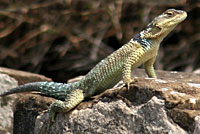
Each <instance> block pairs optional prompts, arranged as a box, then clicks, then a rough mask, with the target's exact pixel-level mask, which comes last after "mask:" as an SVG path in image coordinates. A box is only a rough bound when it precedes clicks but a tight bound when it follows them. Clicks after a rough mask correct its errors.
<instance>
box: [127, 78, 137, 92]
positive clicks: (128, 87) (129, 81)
mask: <svg viewBox="0 0 200 134" xmlns="http://www.w3.org/2000/svg"><path fill="white" fill-rule="evenodd" d="M133 82H135V80H134V79H133V80H128V81H126V82H125V86H126V87H127V89H128V90H129V89H130V83H133Z"/></svg>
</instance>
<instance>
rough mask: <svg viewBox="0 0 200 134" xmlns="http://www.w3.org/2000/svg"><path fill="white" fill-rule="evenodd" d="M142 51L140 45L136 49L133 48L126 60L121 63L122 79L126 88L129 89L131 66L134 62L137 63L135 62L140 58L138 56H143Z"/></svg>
mask: <svg viewBox="0 0 200 134" xmlns="http://www.w3.org/2000/svg"><path fill="white" fill-rule="evenodd" d="M136 45H138V44H136ZM144 53H145V51H144V49H143V48H142V47H140V48H137V49H136V50H134V51H133V52H131V53H130V54H129V57H128V58H127V59H126V61H125V62H124V64H123V68H122V79H123V82H124V83H125V84H126V85H127V87H128V89H129V85H130V83H131V82H132V81H133V80H132V79H131V71H132V67H133V66H134V65H135V64H137V62H138V61H139V60H140V58H141V57H142V56H143V54H144Z"/></svg>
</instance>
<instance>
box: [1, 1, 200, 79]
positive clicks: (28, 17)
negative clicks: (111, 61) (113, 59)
mask: <svg viewBox="0 0 200 134" xmlns="http://www.w3.org/2000/svg"><path fill="white" fill-rule="evenodd" d="M169 8H175V9H180V10H185V11H187V12H188V17H187V19H186V20H185V21H184V22H183V23H181V24H180V25H178V26H177V27H176V29H175V30H174V31H173V32H172V33H171V34H170V35H169V36H168V37H167V38H166V39H165V40H164V41H163V42H162V45H161V47H160V50H159V55H158V57H157V61H156V64H155V68H156V69H159V70H173V71H183V72H198V69H199V68H200V1H199V0H146V1H145V0H99V1H97V0H95V1H92V0H45V1H44V0H34V1H33V0H1V1H0V66H1V67H7V68H12V69H17V70H23V71H29V72H33V73H38V74H43V75H45V76H47V77H50V78H52V79H53V80H54V81H58V82H66V81H67V80H68V79H69V78H72V77H75V76H79V75H84V74H86V73H87V72H88V71H89V70H90V69H91V68H92V67H94V66H95V65H96V63H98V62H99V61H100V60H101V59H102V58H104V57H106V56H107V55H109V54H110V53H112V52H113V51H114V50H116V49H118V48H120V47H121V46H122V45H123V44H125V43H126V42H128V41H129V40H130V39H131V38H132V37H133V36H134V35H135V34H137V33H138V32H140V31H141V30H142V29H143V28H145V26H146V25H147V24H148V23H149V22H150V21H151V20H152V19H153V18H154V17H156V16H157V15H159V14H161V13H162V12H164V11H165V10H166V9H169Z"/></svg>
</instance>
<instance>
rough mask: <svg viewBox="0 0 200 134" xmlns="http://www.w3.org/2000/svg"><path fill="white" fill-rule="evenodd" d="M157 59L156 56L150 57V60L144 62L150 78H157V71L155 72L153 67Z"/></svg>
mask: <svg viewBox="0 0 200 134" xmlns="http://www.w3.org/2000/svg"><path fill="white" fill-rule="evenodd" d="M155 60H156V56H155V57H153V58H151V59H149V60H148V61H146V62H145V63H144V68H145V72H146V73H147V75H148V76H149V77H150V78H157V76H156V73H155V69H154V67H153V64H154V62H155Z"/></svg>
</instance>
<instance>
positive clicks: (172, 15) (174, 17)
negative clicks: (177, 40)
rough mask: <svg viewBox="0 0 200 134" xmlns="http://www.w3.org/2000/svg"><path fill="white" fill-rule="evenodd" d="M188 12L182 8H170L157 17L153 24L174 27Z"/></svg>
mask: <svg viewBox="0 0 200 134" xmlns="http://www.w3.org/2000/svg"><path fill="white" fill-rule="evenodd" d="M186 17H187V13H186V12H185V11H182V10H175V9H168V10H166V11H165V12H164V13H162V14H161V15H159V16H158V17H156V18H155V19H154V20H153V22H152V24H153V26H156V27H158V28H161V29H162V28H167V29H169V28H174V27H175V26H176V25H177V24H179V23H180V22H182V21H183V20H185V18H186Z"/></svg>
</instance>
